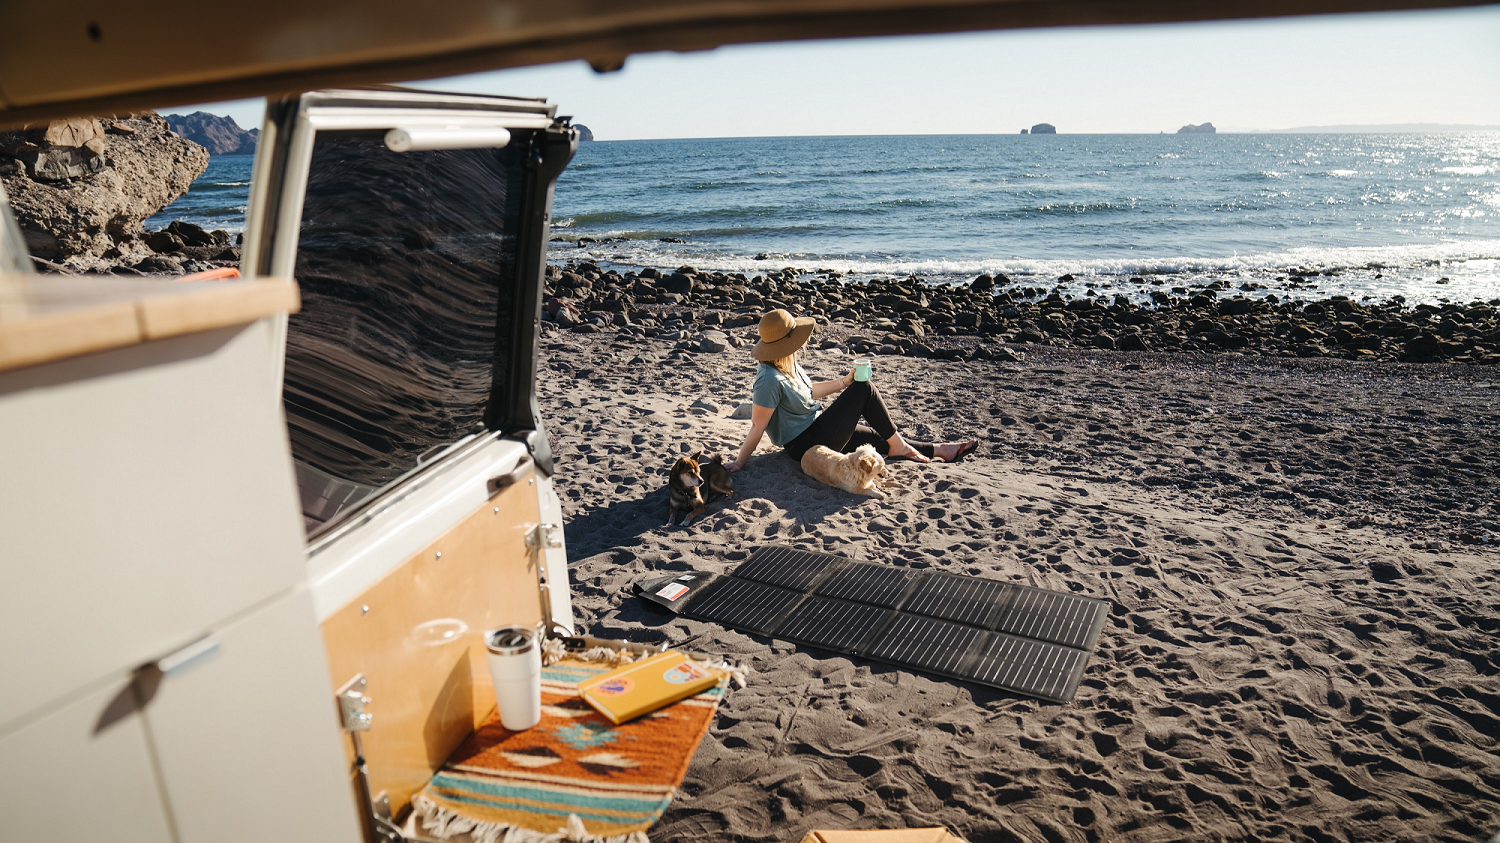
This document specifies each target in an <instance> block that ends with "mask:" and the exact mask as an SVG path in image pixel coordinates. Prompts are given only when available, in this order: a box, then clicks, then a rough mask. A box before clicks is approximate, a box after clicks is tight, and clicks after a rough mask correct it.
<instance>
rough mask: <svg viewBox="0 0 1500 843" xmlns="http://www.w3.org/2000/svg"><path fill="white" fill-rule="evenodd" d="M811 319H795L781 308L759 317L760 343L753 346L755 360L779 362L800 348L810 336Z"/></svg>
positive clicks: (811, 330) (805, 317) (811, 328)
mask: <svg viewBox="0 0 1500 843" xmlns="http://www.w3.org/2000/svg"><path fill="white" fill-rule="evenodd" d="M812 332H813V318H812V317H811V316H802V317H798V318H796V319H793V318H792V314H790V313H787V312H786V311H785V310H782V309H781V308H777V309H775V310H772V311H770V312H768V313H766V314H765V315H763V316H761V317H760V342H758V343H756V344H755V359H756V360H759V361H760V362H762V363H770V362H771V361H773V360H780V359H781V358H783V357H786V356H788V355H790V354H791V353H792V352H794V351H796V350H797V349H799V348H801V347H802V346H803V344H804V343H806V342H807V338H808V337H810V336H812Z"/></svg>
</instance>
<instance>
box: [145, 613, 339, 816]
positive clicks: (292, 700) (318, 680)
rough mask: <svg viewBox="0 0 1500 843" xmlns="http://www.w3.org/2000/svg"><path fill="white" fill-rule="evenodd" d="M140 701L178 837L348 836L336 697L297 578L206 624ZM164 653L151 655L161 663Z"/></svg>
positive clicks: (164, 662) (320, 644)
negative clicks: (190, 655) (197, 641)
mask: <svg viewBox="0 0 1500 843" xmlns="http://www.w3.org/2000/svg"><path fill="white" fill-rule="evenodd" d="M210 641H211V642H212V643H216V644H217V645H218V648H217V650H210V649H209V646H211V644H208V642H205V644H206V645H208V646H200V647H198V648H189V650H194V649H196V650H197V651H199V652H204V653H205V655H203V656H202V657H200V658H198V659H196V660H192V661H190V662H189V663H187V664H186V665H184V666H183V667H181V668H180V669H179V670H177V671H174V672H169V673H168V674H167V675H166V676H164V677H163V678H162V682H161V686H160V688H159V689H158V691H157V693H156V696H155V698H154V699H153V700H152V701H151V703H150V704H149V705H147V706H146V711H145V716H146V720H147V722H148V723H149V724H150V729H151V738H152V742H153V744H154V745H155V747H156V754H157V759H158V763H159V765H160V767H161V773H162V780H163V783H164V785H165V790H166V794H167V800H168V803H169V806H170V809H171V812H172V817H173V820H174V822H175V825H176V828H177V833H178V843H265V841H267V840H283V841H300V840H305V841H309V843H314V842H315V843H336V842H337V841H347V843H356V841H358V840H359V838H360V834H361V832H360V825H359V820H358V819H357V816H356V814H355V810H354V797H353V792H352V790H351V789H350V786H349V771H348V770H347V769H346V762H345V758H344V750H343V745H342V744H341V742H340V736H341V732H340V727H339V723H338V715H337V706H336V705H335V703H334V699H333V690H332V689H331V688H330V686H329V680H328V668H327V666H326V663H325V661H324V656H323V646H322V642H321V639H320V638H319V635H318V628H317V623H316V621H315V620H314V617H313V609H312V600H311V597H310V596H309V595H308V593H307V591H306V590H305V589H303V588H299V589H297V590H296V591H295V592H292V593H291V594H289V595H287V596H285V597H282V598H279V599H277V600H276V601H275V602H273V603H271V604H270V605H269V606H266V607H263V608H260V609H258V610H257V611H255V612H254V613H253V614H251V615H249V616H248V617H245V618H242V619H241V620H239V621H237V622H235V623H233V624H230V625H228V626H226V627H224V628H223V629H220V630H216V631H214V632H213V633H212V635H211V636H210ZM170 658H171V657H169V658H168V659H164V660H163V661H162V662H160V663H159V664H162V665H163V667H164V668H165V667H169V664H170Z"/></svg>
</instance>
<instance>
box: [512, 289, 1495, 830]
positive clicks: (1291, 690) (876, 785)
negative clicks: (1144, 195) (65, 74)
mask: <svg viewBox="0 0 1500 843" xmlns="http://www.w3.org/2000/svg"><path fill="white" fill-rule="evenodd" d="M730 312H731V311H726V314H727V313H730ZM659 315H660V317H661V319H662V320H663V322H664V323H665V324H662V325H661V329H660V331H656V330H653V331H652V333H656V334H657V336H654V337H653V336H646V335H645V333H646V332H644V331H642V330H641V329H640V328H638V327H636V328H624V329H621V328H618V327H608V328H604V329H597V330H580V331H578V332H574V331H570V330H565V329H562V328H559V327H558V326H556V325H554V324H550V323H549V324H547V325H546V326H545V327H544V331H543V334H544V336H543V356H542V359H541V367H540V371H539V382H538V392H539V394H540V396H541V401H542V411H543V416H544V418H545V419H546V423H547V425H548V429H549V433H550V436H551V440H552V446H553V449H554V451H555V453H556V457H557V462H558V465H559V467H560V472H559V475H558V482H557V489H558V492H559V494H560V495H561V497H562V500H563V502H564V507H565V514H566V517H567V519H568V523H567V540H568V548H569V556H570V558H571V559H572V574H573V584H572V587H573V595H574V601H575V606H576V608H577V613H578V618H579V620H580V625H581V627H582V628H583V629H584V630H586V631H588V632H590V633H592V634H594V635H599V636H605V637H613V638H627V639H631V640H635V641H642V642H652V643H655V642H662V641H668V642H671V643H673V644H675V645H682V646H687V647H690V648H693V649H697V650H702V651H707V652H713V653H722V654H723V655H724V656H726V657H727V658H729V659H731V660H735V661H738V662H740V663H742V664H744V665H746V666H747V667H749V668H750V669H751V670H752V674H751V678H750V684H749V687H748V688H745V689H742V690H738V691H735V692H734V693H732V694H731V695H730V697H729V698H728V700H727V702H726V703H725V704H724V706H723V707H722V708H721V709H720V712H719V715H718V719H717V721H716V722H715V724H714V725H713V728H712V730H711V732H710V734H709V737H708V738H706V739H705V740H704V743H703V744H702V746H701V747H700V748H699V750H698V753H697V755H696V756H695V758H694V760H693V764H692V767H691V769H690V771H689V773H688V776H687V779H686V781H685V783H684V787H683V790H682V792H681V793H680V794H679V796H678V798H677V799H676V801H675V802H674V804H673V806H672V808H671V809H670V810H669V812H668V813H667V815H666V816H665V817H664V818H663V820H662V821H661V823H660V824H659V825H658V826H657V827H656V828H655V829H654V830H653V832H652V834H651V837H652V839H653V840H662V841H665V840H677V839H694V840H726V841H773V840H775V841H795V840H797V839H799V838H800V837H801V835H802V834H803V833H804V832H805V831H807V830H809V829H812V828H860V827H869V828H874V827H898V826H932V825H946V826H948V827H949V828H951V829H953V830H954V831H956V832H958V833H959V834H961V835H962V836H963V837H965V838H966V839H967V840H969V841H972V842H973V843H980V842H981V841H1002V840H1047V841H1075V840H1076V841H1098V840H1249V839H1254V840H1371V841H1375V840H1382V841H1383V840H1393V839H1410V840H1427V839H1431V840H1480V839H1484V840H1487V839H1488V838H1489V836H1490V835H1492V834H1494V833H1495V832H1496V831H1497V830H1500V755H1497V736H1500V715H1497V714H1496V713H1495V712H1497V711H1500V682H1497V674H1500V652H1497V648H1496V647H1495V633H1496V632H1497V630H1500V579H1497V576H1500V574H1497V571H1496V563H1497V561H1500V529H1497V526H1496V523H1495V521H1496V519H1497V518H1500V513H1497V512H1496V511H1495V506H1496V505H1495V494H1494V489H1495V485H1494V484H1495V478H1496V465H1497V461H1500V441H1497V439H1496V437H1495V436H1494V431H1495V430H1496V429H1497V425H1500V389H1497V386H1500V384H1496V383H1495V382H1494V381H1495V380H1500V379H1497V378H1496V377H1495V370H1494V369H1493V368H1491V367H1485V366H1462V365H1445V364H1412V363H1399V362H1388V363H1387V362H1355V361H1351V360H1341V359H1330V358H1322V357H1319V358H1311V359H1304V358H1296V357H1267V356H1243V355H1240V354H1234V353H1216V354H1194V353H1155V352H1121V351H1106V350H1096V349H1089V348H1054V347H1048V346H1042V345H1015V344H1005V343H992V351H991V352H988V353H986V354H985V355H983V356H976V355H974V354H973V353H972V351H971V352H970V354H969V355H967V356H966V355H953V356H955V357H957V359H933V358H927V359H923V358H916V357H912V356H907V355H900V354H887V355H881V356H878V357H877V359H876V364H875V369H876V376H875V382H876V383H877V384H878V385H879V387H880V388H881V389H882V390H883V391H884V393H885V394H886V395H887V396H888V398H889V399H892V400H891V403H893V404H894V405H895V406H896V407H897V408H899V409H897V410H896V411H895V416H896V421H897V423H898V424H901V425H903V426H904V429H905V430H906V431H907V432H908V433H909V434H910V435H912V436H914V437H917V438H931V439H939V440H943V439H956V438H959V437H963V436H968V435H975V436H978V437H979V438H980V439H981V440H982V444H981V446H980V449H979V451H978V452H977V453H976V454H975V455H973V456H971V457H970V458H968V459H966V460H964V461H963V462H961V463H958V464H954V465H945V464H939V463H934V464H930V465H915V464H910V463H902V464H898V465H896V466H894V467H893V475H894V484H893V490H892V492H893V493H892V495H891V497H890V498H888V499H887V500H884V501H875V500H869V499H865V498H857V497H854V496H852V495H848V494H845V493H843V492H840V491H837V490H835V489H831V488H829V487H826V486H823V485H821V484H819V483H817V482H815V481H813V480H811V479H810V478H807V477H805V476H804V475H802V474H801V472H800V470H799V469H798V467H797V466H796V465H795V464H794V463H793V462H792V461H791V460H789V459H788V458H786V457H785V456H783V455H781V454H779V453H777V452H774V451H772V450H771V449H770V448H769V443H763V445H762V449H761V452H760V453H759V455H757V456H756V457H755V458H753V459H752V460H751V462H750V464H749V465H748V466H747V467H746V468H745V469H744V470H743V471H741V472H739V473H738V474H736V475H735V476H734V479H735V482H736V485H737V487H738V490H739V496H738V497H737V498H736V499H734V500H732V501H729V502H716V503H714V504H711V505H710V507H709V510H708V513H707V514H706V516H705V517H704V518H703V519H702V520H701V521H700V522H698V523H695V524H693V525H691V526H689V527H687V528H668V527H665V526H663V525H664V522H665V520H666V514H667V496H666V491H665V484H666V477H667V471H668V468H669V466H670V464H671V462H672V460H673V459H675V457H676V456H677V455H678V454H680V453H683V452H687V451H692V450H697V449H699V448H702V449H705V450H706V451H707V452H709V453H723V454H726V455H728V454H731V453H732V452H733V450H734V449H735V448H736V447H737V446H738V444H739V442H740V441H741V439H742V437H743V435H744V431H745V427H746V425H747V422H743V421H737V420H734V419H731V418H730V415H731V413H732V412H733V411H734V409H735V408H736V406H737V405H738V404H739V403H740V402H742V401H744V400H746V399H747V398H748V390H749V386H750V381H751V379H752V375H753V368H752V365H751V362H750V356H749V352H748V348H747V347H746V348H736V347H734V344H735V343H736V342H740V343H743V342H744V341H746V340H748V339H749V338H750V337H751V336H752V335H753V332H754V328H753V327H741V328H737V329H733V330H728V331H726V332H725V334H726V335H727V337H728V338H729V339H730V342H729V343H728V344H727V345H728V347H727V348H725V349H724V350H722V351H709V352H689V351H682V350H674V349H675V347H676V346H677V345H679V344H681V342H682V341H683V340H684V339H687V340H688V341H689V343H697V342H699V334H700V332H701V330H702V329H703V327H704V326H702V325H701V324H700V325H697V326H696V327H695V326H682V327H680V328H677V329H674V326H673V325H672V323H671V322H670V321H666V320H668V319H669V316H668V315H667V314H666V313H663V314H659ZM700 315H701V312H700ZM825 321H826V320H825ZM861 330H862V328H861V326H859V325H858V324H852V323H846V322H843V321H840V320H833V321H832V322H829V323H828V324H825V325H823V326H822V327H820V329H819V332H818V333H817V334H816V335H815V337H814V343H813V345H821V344H824V341H827V344H829V345H831V346H832V347H830V348H826V349H823V348H813V349H810V350H809V351H808V352H807V354H806V357H805V361H804V365H805V366H806V367H807V368H808V369H809V371H810V372H811V373H812V374H813V376H814V377H815V378H828V377H835V376H838V375H841V374H842V373H843V372H844V371H846V370H847V368H848V364H849V360H850V354H849V352H848V351H847V348H846V346H844V345H842V344H841V343H842V342H844V341H846V340H847V339H848V338H849V337H850V336H851V335H852V334H854V333H858V332H860V331H861ZM668 331H671V333H668ZM866 333H867V332H866ZM706 347H708V348H713V347H716V346H715V345H714V344H709V345H708V346H706ZM1001 352H1003V353H1001ZM773 542H774V543H786V544H792V545H797V546H801V547H805V548H808V549H815V550H825V551H829V552H834V553H839V554H844V555H847V556H850V557H853V558H856V559H861V560H866V561H871V562H880V563H884V564H889V565H896V566H909V567H914V568H927V567H931V568H936V569H940V570H944V571H950V572H955V573H966V574H971V575H975V576H983V577H990V578H995V579H1000V580H1007V581H1014V582H1018V583H1025V584H1031V585H1037V586H1043V587H1047V588H1054V589H1061V590H1067V591H1073V592H1077V593H1080V594H1087V595H1091V596H1095V597H1102V598H1107V599H1108V600H1110V601H1111V602H1112V604H1113V608H1112V611H1111V616H1110V618H1109V622H1108V623H1107V624H1106V626H1105V628H1104V631H1103V633H1102V635H1101V637H1100V639H1099V645H1098V649H1097V651H1096V652H1095V654H1094V657H1093V660H1092V661H1091V662H1090V665H1089V667H1088V669H1087V671H1086V673H1085V676H1084V680H1083V683H1082V685H1081V686H1080V688H1079V691H1078V694H1077V697H1076V698H1075V699H1074V701H1073V702H1072V703H1070V704H1066V705H1054V704H1046V703H1040V702H1037V701H1034V700H1029V699H1024V698H1019V697H1015V696H1012V695H1008V694H1004V693H1000V692H997V691H993V690H991V689H988V688H984V687H981V686H976V685H967V684H964V683H958V682H950V681H942V680H937V679H932V678H928V677H926V676H922V675H917V674H913V673H910V672H904V671H900V670H897V669H894V668H890V667H886V666H883V665H879V664H874V663H868V662H860V661H852V660H850V659H848V658H843V657H836V656H832V655H830V654H828V653H824V652H819V651H816V650H812V649H808V648H801V647H797V646H793V645H790V644H787V643H785V642H780V641H774V640H770V639H766V638H762V637H756V636H751V635H745V634H742V633H739V632H735V631H731V630H727V629H724V628H721V627H717V626H714V625H711V624H705V623H700V622H696V621H691V620H686V619H681V618H674V617H670V616H666V615H662V614H658V613H656V612H653V611H651V610H649V609H647V608H646V607H645V606H643V605H642V604H641V603H640V602H639V601H638V600H637V599H636V598H634V597H632V596H631V595H630V593H629V589H630V586H631V584H632V583H634V582H636V581H637V580H640V579H642V578H646V577H649V576H653V575H657V574H659V573H661V572H669V571H683V570H707V571H718V572H722V571H727V570H729V569H731V568H733V567H734V566H735V565H736V564H737V563H738V562H739V561H741V560H743V559H745V558H746V557H747V556H748V554H749V553H750V552H751V551H753V550H754V549H755V548H756V547H758V546H760V545H762V544H766V543H773Z"/></svg>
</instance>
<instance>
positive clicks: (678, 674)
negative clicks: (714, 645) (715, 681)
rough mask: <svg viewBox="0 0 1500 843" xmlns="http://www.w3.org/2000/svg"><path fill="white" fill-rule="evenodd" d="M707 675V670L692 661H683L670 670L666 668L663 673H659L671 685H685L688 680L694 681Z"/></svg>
mask: <svg viewBox="0 0 1500 843" xmlns="http://www.w3.org/2000/svg"><path fill="white" fill-rule="evenodd" d="M707 676H708V672H707V671H705V670H704V669H703V668H701V667H699V666H697V665H696V664H693V663H692V662H683V663H682V664H679V665H677V666H675V667H673V668H672V669H671V670H668V671H667V672H666V673H663V674H662V675H661V678H663V679H665V680H667V681H668V682H670V683H671V684H673V685H686V684H687V683H689V682H695V681H697V680H699V679H704V678H707Z"/></svg>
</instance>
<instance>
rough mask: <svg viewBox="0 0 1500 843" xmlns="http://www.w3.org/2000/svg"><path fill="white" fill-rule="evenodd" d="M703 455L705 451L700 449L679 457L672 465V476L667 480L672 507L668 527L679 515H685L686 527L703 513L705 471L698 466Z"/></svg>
mask: <svg viewBox="0 0 1500 843" xmlns="http://www.w3.org/2000/svg"><path fill="white" fill-rule="evenodd" d="M702 456H703V452H702V451H699V452H698V453H696V454H693V455H692V456H691V457H678V458H677V462H676V463H674V464H673V465H672V476H671V479H670V480H669V481H668V482H667V491H668V494H670V495H671V508H670V509H668V510H667V526H668V527H670V526H672V521H673V520H674V519H676V518H677V516H678V515H682V516H683V518H682V526H684V527H686V526H687V525H688V524H689V523H690V522H691V521H692V520H693V519H694V518H697V517H698V516H700V515H702V514H703V505H704V503H705V501H704V500H703V471H702V470H701V469H700V468H699V467H698V460H699V458H701V457H702Z"/></svg>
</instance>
